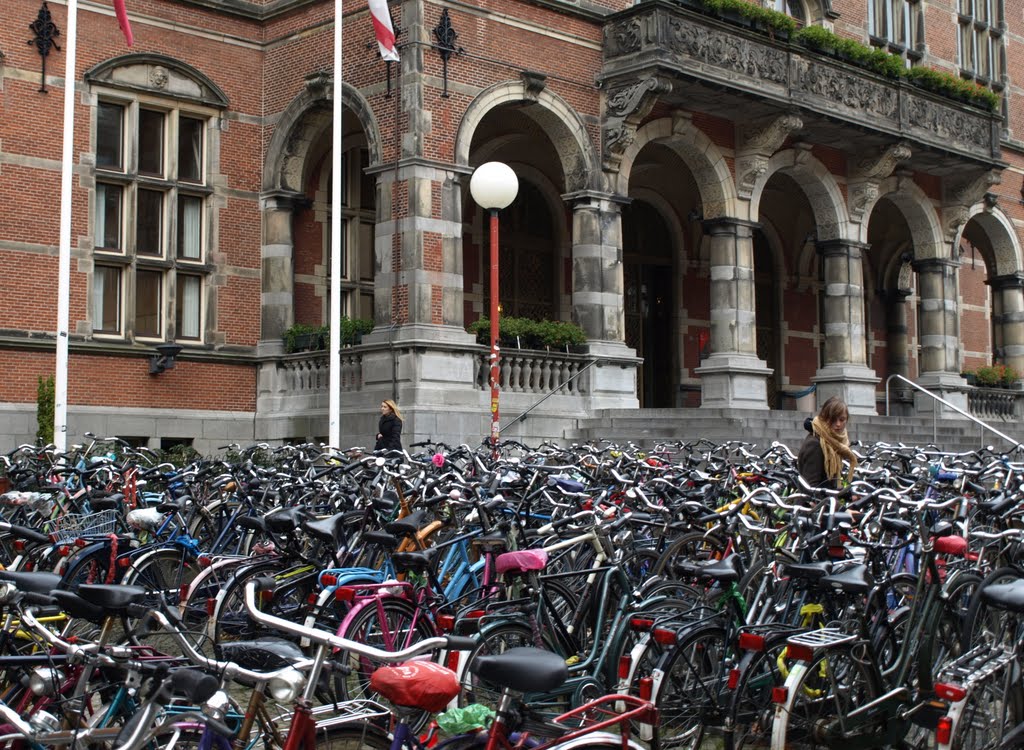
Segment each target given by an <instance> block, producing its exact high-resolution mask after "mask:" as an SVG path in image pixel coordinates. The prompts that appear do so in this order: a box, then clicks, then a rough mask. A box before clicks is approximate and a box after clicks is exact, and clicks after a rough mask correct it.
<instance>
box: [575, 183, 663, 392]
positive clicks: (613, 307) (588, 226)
mask: <svg viewBox="0 0 1024 750" xmlns="http://www.w3.org/2000/svg"><path fill="white" fill-rule="evenodd" d="M563 198H564V199H565V200H567V201H569V202H570V203H571V204H572V207H573V210H572V316H573V320H574V321H575V322H576V323H578V324H579V325H580V327H581V328H583V330H584V331H585V332H586V334H587V339H588V342H589V343H588V349H589V352H590V354H591V355H593V356H594V357H598V358H601V357H612V358H615V359H617V360H620V361H623V360H629V359H632V358H635V357H636V352H634V351H633V350H632V349H630V348H628V347H627V346H626V341H625V339H626V317H625V304H624V300H623V288H624V287H623V269H622V212H621V206H622V204H623V203H625V200H624V199H623V198H621V197H619V196H615V195H611V194H609V193H598V192H591V191H586V192H580V193H573V194H571V195H565V196H563ZM666 343H667V342H666ZM636 388H637V384H636V368H635V367H629V366H618V367H604V366H601V367H596V368H594V369H593V370H592V375H591V380H590V394H591V399H590V403H591V405H592V406H593V408H636V407H637V406H638V405H639V401H638V399H637V395H636Z"/></svg>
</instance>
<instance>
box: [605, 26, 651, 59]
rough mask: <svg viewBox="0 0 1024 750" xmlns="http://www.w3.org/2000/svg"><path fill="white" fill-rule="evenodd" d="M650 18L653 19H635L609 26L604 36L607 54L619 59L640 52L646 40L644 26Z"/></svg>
mask: <svg viewBox="0 0 1024 750" xmlns="http://www.w3.org/2000/svg"><path fill="white" fill-rule="evenodd" d="M648 18H651V17H648V16H643V17H640V18H636V17H634V18H629V19H627V20H625V21H622V22H621V23H615V24H611V25H610V26H608V27H607V28H606V29H605V34H604V40H605V50H606V54H608V55H609V56H616V57H617V56H619V55H628V54H631V53H633V52H638V51H640V48H641V47H642V46H643V42H644V38H645V34H644V25H645V22H647V21H648ZM652 20H653V19H652Z"/></svg>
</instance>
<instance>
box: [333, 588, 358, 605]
mask: <svg viewBox="0 0 1024 750" xmlns="http://www.w3.org/2000/svg"><path fill="white" fill-rule="evenodd" d="M334 598H335V599H337V600H338V601H339V602H351V601H355V598H356V590H355V589H354V588H352V587H351V586H340V587H339V588H338V589H336V590H335V592H334Z"/></svg>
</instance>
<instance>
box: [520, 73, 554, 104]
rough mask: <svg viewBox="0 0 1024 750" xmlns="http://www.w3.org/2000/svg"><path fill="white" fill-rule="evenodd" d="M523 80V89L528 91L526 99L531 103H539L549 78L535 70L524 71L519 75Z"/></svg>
mask: <svg viewBox="0 0 1024 750" xmlns="http://www.w3.org/2000/svg"><path fill="white" fill-rule="evenodd" d="M519 75H520V77H521V78H522V79H523V87H524V88H525V89H526V98H527V99H529V100H530V101H534V102H535V101H537V97H539V96H540V93H541V92H542V91H543V90H544V87H545V86H547V80H548V77H547V76H546V75H544V74H543V73H538V72H537V71H535V70H524V71H523V72H522V73H520V74H519Z"/></svg>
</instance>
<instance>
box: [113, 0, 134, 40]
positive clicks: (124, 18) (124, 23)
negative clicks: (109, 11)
mask: <svg viewBox="0 0 1024 750" xmlns="http://www.w3.org/2000/svg"><path fill="white" fill-rule="evenodd" d="M114 13H116V14H117V25H118V26H120V27H121V33H122V34H124V40H125V41H126V42H127V43H128V46H129V47H131V46H132V43H133V42H134V41H135V37H134V36H132V25H131V24H130V23H128V9H127V8H126V7H125V6H124V0H114Z"/></svg>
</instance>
